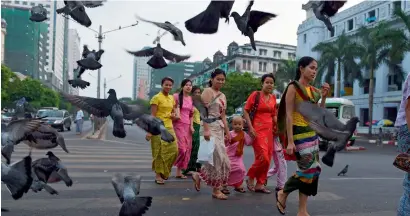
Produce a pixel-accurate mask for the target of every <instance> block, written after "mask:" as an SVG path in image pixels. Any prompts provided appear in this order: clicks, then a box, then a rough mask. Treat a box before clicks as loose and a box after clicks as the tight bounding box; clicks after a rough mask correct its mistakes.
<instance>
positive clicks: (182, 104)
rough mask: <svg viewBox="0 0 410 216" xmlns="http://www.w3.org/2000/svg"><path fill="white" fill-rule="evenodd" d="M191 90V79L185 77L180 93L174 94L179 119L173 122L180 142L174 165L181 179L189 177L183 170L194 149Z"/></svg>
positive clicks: (177, 175) (177, 176)
mask: <svg viewBox="0 0 410 216" xmlns="http://www.w3.org/2000/svg"><path fill="white" fill-rule="evenodd" d="M191 90H192V82H191V80H189V79H184V80H182V83H181V91H180V92H179V94H174V99H175V101H176V104H177V105H176V106H177V108H176V110H179V119H178V120H174V121H173V122H172V124H173V126H174V130H175V135H176V137H177V143H178V157H177V160H176V161H175V163H174V165H175V166H176V167H177V173H176V178H180V179H186V178H187V177H186V176H185V175H183V174H182V173H181V172H182V170H185V169H187V167H188V162H189V158H190V157H191V149H192V134H193V133H194V131H195V130H194V128H193V125H192V116H193V112H194V105H193V103H192V98H191V96H190V94H191Z"/></svg>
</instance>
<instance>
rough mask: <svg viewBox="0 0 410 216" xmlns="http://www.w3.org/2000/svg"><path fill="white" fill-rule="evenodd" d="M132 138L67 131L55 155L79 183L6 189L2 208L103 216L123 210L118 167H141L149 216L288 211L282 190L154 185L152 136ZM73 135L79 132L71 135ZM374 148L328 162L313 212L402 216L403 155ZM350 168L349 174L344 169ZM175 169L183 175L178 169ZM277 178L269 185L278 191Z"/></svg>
mask: <svg viewBox="0 0 410 216" xmlns="http://www.w3.org/2000/svg"><path fill="white" fill-rule="evenodd" d="M126 130H127V137H126V138H125V139H118V138H114V137H113V136H112V127H111V125H109V126H108V127H107V131H106V133H105V135H103V136H102V139H101V140H88V139H82V138H81V137H80V136H76V135H75V134H74V132H73V131H72V132H64V136H65V137H66V138H67V139H66V143H67V148H68V149H69V150H70V151H71V153H70V154H67V153H65V152H63V151H62V150H61V149H59V148H58V147H57V148H56V149H53V152H54V153H55V154H56V155H57V156H58V157H60V159H61V160H62V161H63V162H64V163H65V165H66V166H67V168H68V170H69V174H70V176H71V177H72V179H73V181H74V184H73V186H72V187H70V188H68V187H66V186H65V185H64V184H62V183H57V184H51V186H52V187H54V188H55V189H56V190H58V191H59V192H60V194H59V195H57V196H53V195H49V194H47V193H46V192H44V191H42V192H39V193H33V192H31V191H30V192H29V193H27V194H25V196H24V197H23V198H22V199H20V200H17V201H15V200H13V199H12V198H11V197H10V195H9V193H8V191H7V190H6V188H5V187H4V186H2V193H1V195H2V203H1V205H2V207H3V208H8V209H9V210H10V212H5V213H2V215H8V216H34V215H41V216H82V215H87V216H103V215H109V216H113V215H118V212H119V209H120V202H119V200H118V198H117V196H116V194H115V192H114V189H113V187H112V185H111V183H110V181H111V177H112V175H113V173H115V172H124V173H125V172H133V173H135V172H136V173H139V174H140V175H142V176H143V183H142V185H141V189H142V190H141V193H140V195H141V196H152V197H153V204H152V206H151V208H150V210H149V211H148V212H147V214H146V215H147V216H150V215H152V216H154V215H156V216H157V215H172V216H174V215H175V216H177V215H178V216H179V215H191V214H195V215H197V216H200V215H204V216H205V215H206V216H210V215H223V216H226V215H237V216H249V215H251V216H253V215H260V216H265V215H266V216H268V215H269V216H272V215H280V214H279V213H278V211H277V209H276V207H275V205H274V203H275V195H274V194H269V195H264V194H254V193H249V192H247V193H245V194H238V193H235V192H232V194H231V196H230V197H229V200H226V201H219V200H215V199H212V198H211V190H210V189H209V188H208V187H206V186H204V185H203V187H202V190H201V192H196V191H195V189H194V188H193V184H192V181H191V180H190V179H187V180H177V179H175V178H170V180H169V181H167V182H166V184H165V185H156V184H155V183H154V173H153V172H152V171H151V150H150V145H149V143H148V142H146V141H145V140H144V135H145V133H144V132H143V131H141V130H140V129H138V128H137V127H136V126H135V125H133V126H126ZM70 133H72V134H70ZM357 145H364V146H366V147H367V148H368V150H367V151H360V152H342V153H339V154H338V155H337V158H336V162H335V165H334V167H333V168H328V167H326V166H323V173H322V175H321V179H320V186H319V193H318V195H317V196H315V197H313V198H310V200H309V206H308V208H309V211H310V214H311V215H315V216H331V215H332V216H333V215H334V216H336V215H337V216H353V215H355V216H394V215H396V213H395V209H396V206H397V203H398V199H399V197H400V196H401V193H402V186H401V185H402V179H403V177H404V173H403V172H401V171H399V170H397V169H396V168H394V167H393V166H392V162H393V159H394V156H395V155H396V153H395V149H394V147H390V146H383V147H376V146H371V145H370V144H368V143H366V142H358V143H357ZM27 151H28V148H27V147H26V146H24V145H18V146H17V150H16V152H15V153H14V154H13V157H12V158H13V160H19V159H20V158H22V157H24V156H25V155H26V154H27ZM45 152H46V151H40V150H35V151H34V152H33V159H37V158H40V157H43V156H44V154H45ZM252 162H253V150H252V147H247V148H246V150H245V165H246V167H249V166H250V164H251V163H252ZM346 164H349V165H350V169H349V172H348V173H347V176H345V177H338V176H337V173H338V172H339V171H340V170H341V169H342V168H343V167H344V166H345V165H346ZM294 170H295V164H294V162H289V163H288V175H291V174H292V172H294ZM174 174H175V172H174ZM275 184H276V181H275V179H271V180H269V182H268V187H269V188H270V189H272V190H273V189H274V187H275ZM287 206H288V207H287V211H288V214H287V215H296V212H297V193H296V192H295V193H293V194H291V195H290V197H289V202H288V204H287Z"/></svg>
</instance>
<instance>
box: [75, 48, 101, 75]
mask: <svg viewBox="0 0 410 216" xmlns="http://www.w3.org/2000/svg"><path fill="white" fill-rule="evenodd" d="M103 53H104V50H102V49H101V50H99V51H98V52H96V51H95V50H93V51H89V50H88V47H87V45H84V49H83V53H82V55H83V59H81V60H78V61H77V64H78V65H79V66H81V67H83V68H84V69H88V70H97V69H100V68H101V67H102V65H101V64H100V63H99V62H98V61H99V60H100V58H101V56H102V54H103Z"/></svg>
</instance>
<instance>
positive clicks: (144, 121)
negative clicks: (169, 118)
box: [136, 114, 175, 143]
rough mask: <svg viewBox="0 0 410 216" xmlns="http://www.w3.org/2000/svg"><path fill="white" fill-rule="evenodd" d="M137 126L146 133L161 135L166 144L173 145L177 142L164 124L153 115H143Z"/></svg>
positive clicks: (137, 121)
mask: <svg viewBox="0 0 410 216" xmlns="http://www.w3.org/2000/svg"><path fill="white" fill-rule="evenodd" d="M136 124H137V125H138V127H140V128H142V129H143V130H145V131H149V132H150V133H151V134H152V135H154V136H156V135H160V134H161V139H162V140H164V141H165V142H169V143H171V142H173V141H174V140H175V138H174V136H172V134H170V133H169V132H168V130H167V129H166V128H165V126H164V122H162V121H161V120H160V119H158V118H155V117H154V116H152V115H147V114H144V115H141V116H140V117H139V118H137V120H136Z"/></svg>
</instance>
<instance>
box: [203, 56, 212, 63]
mask: <svg viewBox="0 0 410 216" xmlns="http://www.w3.org/2000/svg"><path fill="white" fill-rule="evenodd" d="M203 62H212V60H211V59H209V58H208V57H206V59H204V61H203Z"/></svg>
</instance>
